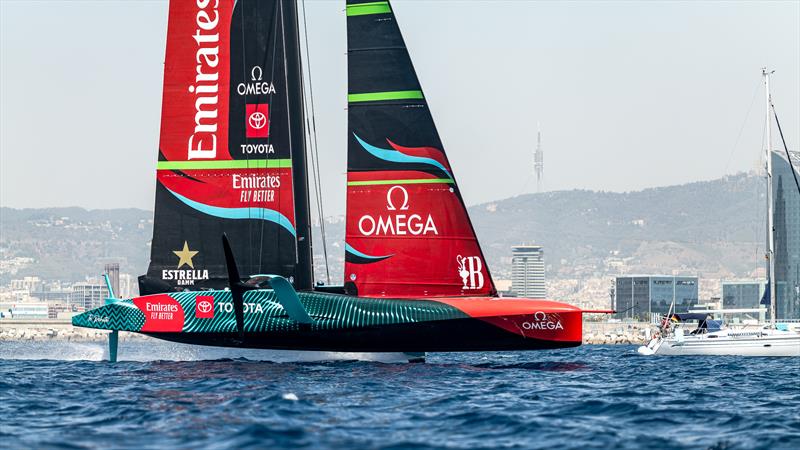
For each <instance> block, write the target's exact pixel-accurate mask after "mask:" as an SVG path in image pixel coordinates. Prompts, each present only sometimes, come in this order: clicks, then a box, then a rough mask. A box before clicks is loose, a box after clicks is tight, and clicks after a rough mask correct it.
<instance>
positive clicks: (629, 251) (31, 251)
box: [0, 174, 764, 283]
mask: <svg viewBox="0 0 800 450" xmlns="http://www.w3.org/2000/svg"><path fill="white" fill-rule="evenodd" d="M763 196H764V188H763V180H762V179H761V178H759V177H755V176H749V175H745V174H741V175H735V176H730V177H726V178H724V179H719V180H713V181H707V182H698V183H691V184H684V185H679V186H669V187H662V188H654V189H646V190H643V191H637V192H629V193H613V192H591V191H581V190H574V191H561V192H547V193H543V194H528V195H521V196H518V197H513V198H509V199H505V200H501V201H496V202H492V203H487V204H482V205H476V206H473V207H471V208H470V214H471V217H472V220H473V224H474V226H475V228H476V230H477V233H478V235H479V237H480V240H481V243H482V246H483V249H484V252H485V253H486V257H487V259H488V260H489V264H490V267H491V268H492V271H493V275H494V276H495V277H496V278H508V277H509V272H510V270H509V269H510V247H511V246H513V245H518V244H521V243H528V244H531V243H535V244H538V245H543V246H544V247H545V258H546V261H547V266H548V277H550V278H580V277H592V276H594V277H596V276H603V275H608V274H615V273H619V272H625V271H628V272H659V273H672V272H673V271H679V272H681V273H692V274H695V273H696V274H700V275H702V276H712V277H727V276H748V275H749V274H750V273H751V272H752V271H753V270H754V269H755V268H756V267H757V266H758V265H759V264H760V261H761V260H762V259H761V256H760V254H759V253H760V252H763V245H761V242H762V241H763V238H762V237H763V236H764V231H763V230H764V225H763V222H764V220H763V217H764V213H763V204H764V197H763ZM327 231H328V237H329V239H328V242H329V255H330V258H331V275H332V278H333V279H334V280H336V279H339V280H340V279H341V273H342V264H343V258H342V245H341V240H342V239H343V235H344V230H343V221H342V220H341V218H333V219H330V220H328V221H327ZM151 234H152V212H149V211H144V210H137V209H115V210H92V211H87V210H84V209H81V208H47V209H22V210H19V209H10V208H0V261H2V265H0V283H5V282H7V281H8V280H9V279H11V278H17V277H20V276H24V275H32V274H35V275H39V276H41V277H43V278H47V279H61V280H64V281H71V280H80V279H83V278H84V277H85V276H86V275H90V274H97V273H99V272H100V271H101V270H102V266H103V263H105V262H108V261H119V262H121V270H122V271H123V272H127V273H131V274H134V275H138V274H141V273H143V272H144V270H145V269H146V267H147V261H148V260H149V247H148V245H149V240H150V237H151ZM315 242H316V243H317V245H316V247H315V249H316V250H317V251H320V249H321V246H320V245H319V242H320V241H319V239H317V240H316V241H315ZM25 258H31V259H32V260H27V259H25ZM317 261H321V258H320V257H317ZM318 269H320V268H318ZM322 273H323V272H322V270H318V274H322Z"/></svg>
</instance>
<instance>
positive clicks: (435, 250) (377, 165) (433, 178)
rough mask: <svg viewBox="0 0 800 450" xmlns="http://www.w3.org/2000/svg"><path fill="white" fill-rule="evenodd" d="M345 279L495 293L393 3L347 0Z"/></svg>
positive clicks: (353, 284) (362, 291) (423, 292)
mask: <svg viewBox="0 0 800 450" xmlns="http://www.w3.org/2000/svg"><path fill="white" fill-rule="evenodd" d="M347 47H348V78H349V90H348V92H349V95H348V103H349V107H348V137H347V139H348V155H347V224H346V237H345V241H346V242H345V250H346V255H345V274H344V276H345V283H346V287H347V288H348V290H349V291H351V292H353V291H354V292H357V293H358V295H362V296H385V297H432V296H482V295H491V294H494V293H495V289H494V285H493V283H492V279H491V277H490V275H489V271H488V268H487V266H486V260H485V259H484V257H483V252H482V251H481V248H480V245H479V244H478V240H477V238H476V236H475V231H474V229H473V227H472V224H471V222H470V219H469V216H468V214H467V210H466V207H465V206H464V201H463V200H462V198H461V193H460V192H459V189H458V184H457V183H456V180H455V177H454V175H453V170H452V168H451V166H450V163H449V161H448V159H447V156H446V155H445V152H444V147H443V145H442V142H441V140H440V139H439V134H438V132H437V131H436V126H435V125H434V122H433V118H432V116H431V113H430V110H429V109H428V103H427V102H426V100H425V96H424V94H423V92H422V88H421V86H420V83H419V80H418V79H417V75H416V72H415V71H414V66H413V64H412V62H411V58H410V56H409V54H408V50H407V49H406V46H405V42H404V41H403V37H402V35H401V33H400V29H399V27H398V25H397V21H396V19H395V16H394V13H393V12H392V8H391V5H390V4H389V2H388V1H378V2H376V1H364V0H348V1H347Z"/></svg>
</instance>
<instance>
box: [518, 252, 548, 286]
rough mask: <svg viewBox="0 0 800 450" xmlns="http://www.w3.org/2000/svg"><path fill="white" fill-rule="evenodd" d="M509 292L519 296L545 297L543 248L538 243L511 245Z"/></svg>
mask: <svg viewBox="0 0 800 450" xmlns="http://www.w3.org/2000/svg"><path fill="white" fill-rule="evenodd" d="M511 292H513V293H514V294H515V295H518V296H520V297H526V298H545V297H546V296H547V292H546V290H545V286H544V250H543V249H542V247H541V246H539V245H518V246H516V247H511Z"/></svg>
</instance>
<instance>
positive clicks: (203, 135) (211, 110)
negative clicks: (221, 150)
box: [187, 0, 220, 160]
mask: <svg viewBox="0 0 800 450" xmlns="http://www.w3.org/2000/svg"><path fill="white" fill-rule="evenodd" d="M196 5H197V11H196V15H195V17H196V25H197V27H196V28H195V32H194V34H193V35H192V36H191V38H192V39H193V40H194V41H195V43H196V44H197V49H196V53H195V61H197V67H196V75H195V79H194V83H193V84H191V85H190V86H189V87H188V90H189V92H190V93H192V94H194V133H192V134H191V135H190V136H189V143H188V156H187V157H188V159H190V160H191V159H196V158H203V159H213V158H216V157H217V124H218V121H219V113H218V108H219V69H218V66H219V59H220V58H219V30H218V28H219V19H220V15H219V11H218V9H217V7H218V6H219V1H215V2H211V1H210V0H197V3H196Z"/></svg>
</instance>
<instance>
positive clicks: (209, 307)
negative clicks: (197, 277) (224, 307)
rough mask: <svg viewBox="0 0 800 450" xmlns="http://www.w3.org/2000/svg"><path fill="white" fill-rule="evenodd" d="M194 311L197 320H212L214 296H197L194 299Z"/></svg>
mask: <svg viewBox="0 0 800 450" xmlns="http://www.w3.org/2000/svg"><path fill="white" fill-rule="evenodd" d="M194 302H195V310H194V315H195V317H197V318H198V319H213V318H214V296H212V295H198V296H197V297H195V299H194Z"/></svg>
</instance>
